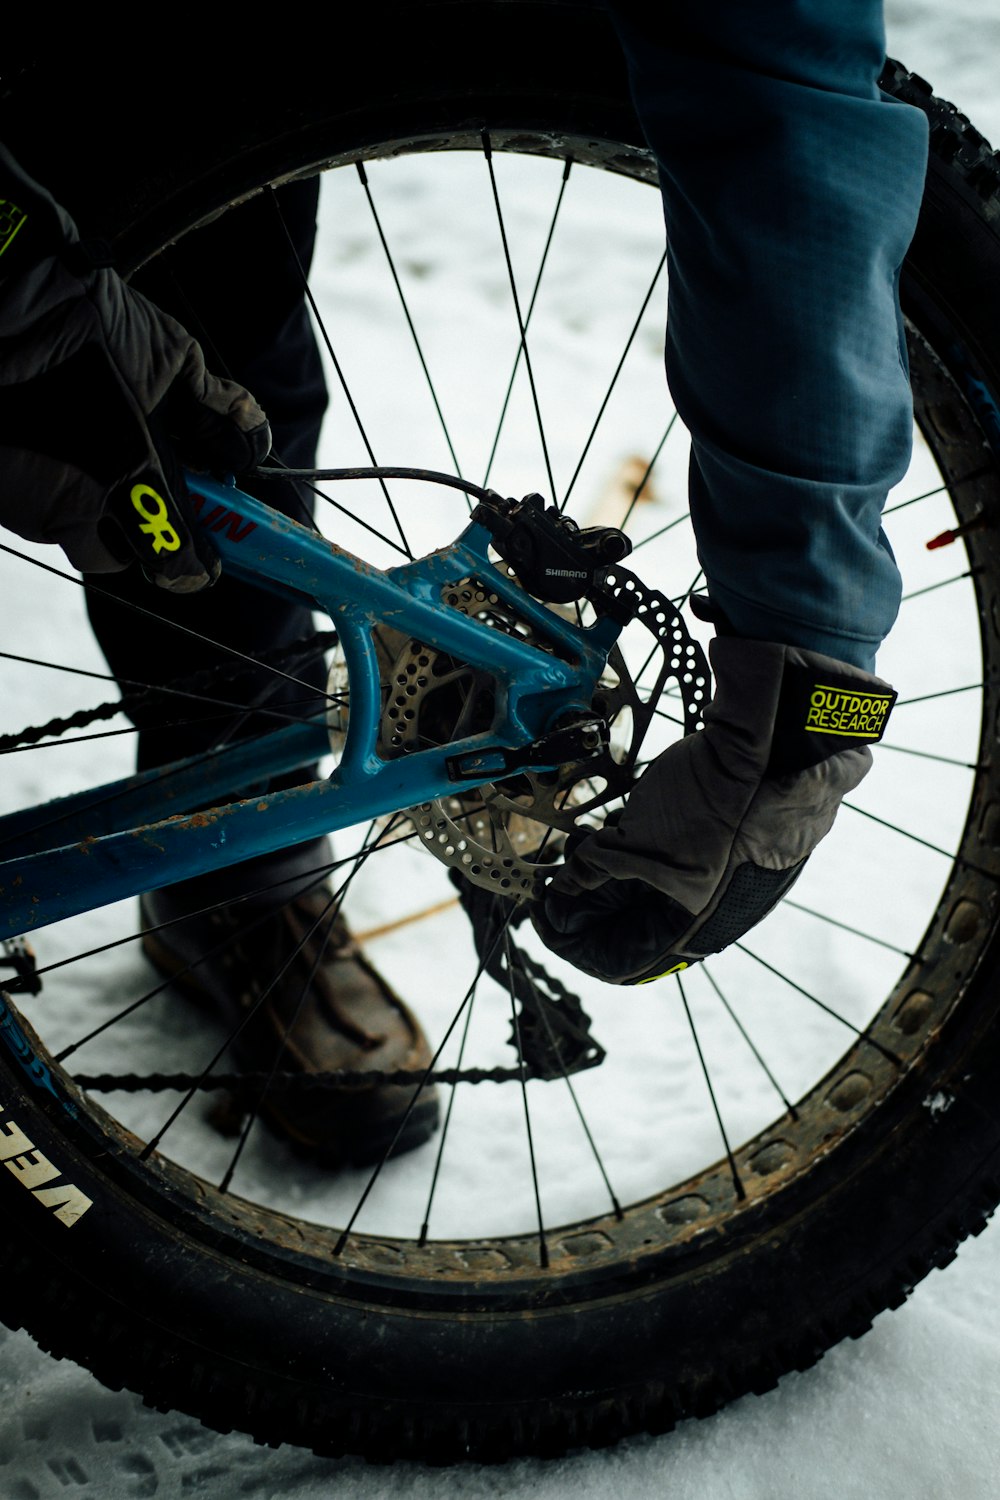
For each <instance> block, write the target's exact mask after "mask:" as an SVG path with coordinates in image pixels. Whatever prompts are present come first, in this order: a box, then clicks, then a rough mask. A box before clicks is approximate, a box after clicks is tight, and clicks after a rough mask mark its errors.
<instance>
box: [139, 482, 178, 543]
mask: <svg viewBox="0 0 1000 1500" xmlns="http://www.w3.org/2000/svg"><path fill="white" fill-rule="evenodd" d="M147 497H148V499H149V500H152V502H153V506H152V507H151V506H150V505H149V504H148V503H147ZM129 499H130V500H131V501H132V504H133V505H134V506H135V508H136V510H137V511H138V512H139V514H140V516H142V517H143V518H144V519H143V524H142V525H141V526H140V527H139V530H140V531H144V532H145V533H146V535H147V536H151V537H152V538H153V551H154V552H176V551H177V549H178V548H179V547H180V545H181V539H180V537H179V536H178V535H177V533H176V531H175V530H174V528H173V527H172V526H171V524H170V522H169V521H168V520H167V504H166V501H165V500H164V498H163V496H162V495H158V494H157V493H156V491H155V490H153V489H150V487H149V485H148V484H134V485H133V486H132V492H131V494H130V496H129Z"/></svg>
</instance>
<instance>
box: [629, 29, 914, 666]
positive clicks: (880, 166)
mask: <svg viewBox="0 0 1000 1500" xmlns="http://www.w3.org/2000/svg"><path fill="white" fill-rule="evenodd" d="M611 9H612V12H613V14H614V16H615V19H616V24H617V25H618V27H619V31H620V35H621V39H622V43H623V46H624V48H625V51H626V56H627V59H628V63H629V68H630V74H631V80H632V86H633V93H634V97H635V101H636V107H637V111H638V113H639V116H640V119H641V122H642V125H643V129H644V131H645V133H646V136H647V139H648V140H649V143H650V145H651V147H652V148H653V151H654V152H655V154H656V158H657V162H658V165H659V170H660V179H661V186H662V192H663V200H664V211H665V217H666V225H667V244H668V254H669V262H668V264H669V272H670V300H669V312H668V326H667V372H668V379H669V382H670V387H671V391H672V393H673V396H674V399H675V401H676V403H677V407H678V410H679V412H680V415H681V417H682V419H683V420H684V421H685V422H686V424H687V426H688V427H689V429H690V431H691V434H692V444H693V446H692V462H691V512H692V521H693V524H694V527H695V533H696V537H697V541H698V548H699V553H700V557H701V560H702V563H703V566H704V569H705V574H706V578H707V580H708V587H709V591H710V594H711V597H712V600H713V602H714V604H715V605H716V606H717V607H718V608H720V609H721V610H722V611H723V612H724V614H725V616H726V617H727V618H728V620H729V622H730V625H731V626H732V627H733V629H734V630H735V632H736V633H737V634H738V635H741V636H746V637H755V638H758V639H763V640H771V641H779V642H783V643H785V644H787V645H794V646H802V647H805V648H807V649H809V650H813V651H820V652H823V653H824V654H826V655H829V656H831V657H835V658H837V659H839V660H842V661H847V662H850V663H853V664H854V665H855V666H858V667H861V668H862V669H865V670H871V667H872V665H873V662H874V656H875V651H876V649H877V647H878V645H879V643H880V641H881V640H882V639H883V637H884V636H885V635H886V633H887V632H888V630H889V628H890V626H891V625H892V622H893V620H894V618H895V615H896V611H897V608H898V603H899V592H900V585H899V576H898V572H897V569H896V567H895V564H894V562H893V559H892V554H891V551H890V549H889V546H888V543H887V541H886V539H885V537H884V535H883V534H882V533H881V530H880V520H879V518H880V514H881V509H882V505H883V503H884V500H885V496H886V494H887V492H888V490H889V488H890V487H891V486H892V485H893V484H894V483H896V482H897V481H898V480H899V479H900V478H901V477H902V475H903V473H904V472H905V469H906V465H907V462H908V458H909V451H910V435H911V427H912V408H911V402H910V396H909V386H908V380H907V372H906V355H905V350H904V346H903V340H902V328H901V322H900V315H899V307H898V275H899V267H900V264H901V262H902V259H903V256H904V254H905V252H906V249H907V246H908V244H909V241H910V239H911V237H912V234H913V230H914V228H915V225H916V218H917V212H918V209H919V205H920V199H921V193H922V188H923V179H924V172H925V165H926V138H927V124H926V120H925V118H924V116H923V115H922V114H921V113H920V112H919V111H917V110H914V109H909V108H907V107H905V106H903V105H899V104H896V103H893V102H889V101H887V100H885V99H883V98H882V96H881V95H880V93H879V90H878V87H877V78H878V75H879V72H880V70H881V67H882V64H883V60H884V31H883V24H882V7H881V3H880V0H764V3H761V4H756V5H749V6H748V5H746V4H745V3H744V0H704V3H703V4H700V5H697V6H690V5H686V4H679V3H664V4H661V5H658V6H656V7H650V6H648V5H645V4H643V5H639V4H632V3H628V0H622V3H617V0H616V3H613V4H612V6H611Z"/></svg>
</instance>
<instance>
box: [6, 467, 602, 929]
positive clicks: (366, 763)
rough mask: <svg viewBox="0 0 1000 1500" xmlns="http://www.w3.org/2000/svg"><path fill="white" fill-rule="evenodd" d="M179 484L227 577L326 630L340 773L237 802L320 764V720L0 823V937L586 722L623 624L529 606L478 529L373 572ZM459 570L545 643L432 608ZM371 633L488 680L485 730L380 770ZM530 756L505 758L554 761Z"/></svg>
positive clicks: (313, 829)
mask: <svg viewBox="0 0 1000 1500" xmlns="http://www.w3.org/2000/svg"><path fill="white" fill-rule="evenodd" d="M191 487H192V489H193V490H194V492H195V494H196V496H198V497H200V500H199V501H198V503H199V506H200V521H201V524H202V525H203V526H204V527H206V528H207V529H209V530H210V531H211V533H212V539H213V541H214V543H215V545H216V547H217V548H218V551H219V553H220V555H221V557H222V563H223V567H224V569H225V571H226V572H227V573H229V574H230V575H231V576H232V577H234V578H240V579H243V580H244V581H245V582H247V583H252V584H254V585H256V586H258V587H263V588H268V589H270V590H272V591H275V592H277V593H280V594H282V595H283V596H284V597H286V598H290V599H294V600H298V601H304V602H305V603H307V604H308V605H310V606H313V607H316V608H318V609H319V610H321V611H323V612H324V613H325V614H326V615H328V616H329V618H330V620H331V621H332V622H333V625H334V626H335V628H336V630H337V633H338V636H339V639H340V642H341V646H342V649H343V652H344V657H345V659H346V663H347V670H348V681H349V684H350V713H349V718H348V725H347V736H346V742H345V744H344V746H343V751H342V754H341V756H340V761H339V764H338V765H337V767H336V769H335V771H334V772H333V774H332V775H331V776H330V777H329V778H328V779H324V780H318V781H313V782H311V783H308V784H307V785H304V786H299V787H293V788H292V789H290V790H285V791H280V792H268V793H264V794H262V795H260V796H249V797H248V796H246V795H245V794H246V789H247V788H248V787H252V786H253V785H254V783H255V782H256V783H259V784H261V785H266V784H267V782H268V781H269V780H270V778H272V777H274V776H277V775H279V774H281V773H282V772H287V771H291V770H294V769H295V768H297V767H300V766H304V765H309V764H310V763H312V762H315V761H316V760H318V759H319V758H320V757H321V756H323V755H324V754H328V753H329V750H330V742H329V735H328V729H327V724H326V720H325V716H324V717H323V718H314V719H312V720H309V721H304V722H302V723H296V724H291V725H286V726H284V727H281V728H276V729H275V730H274V731H273V732H271V733H268V734H265V735H262V736H260V737H257V738H254V739H252V740H248V741H246V742H245V743H241V742H238V741H237V742H234V743H231V744H226V745H223V746H220V747H219V748H218V749H216V750H214V751H210V752H207V753H204V754H200V755H197V756H194V757H190V758H189V759H187V760H182V761H176V762H174V763H173V764H171V765H168V766H163V767H159V768H157V769H156V770H152V771H147V772H144V773H141V774H139V775H135V776H130V777H126V778H125V779H123V780H121V781H117V782H110V783H108V784H106V785H104V786H99V787H92V788H90V789H88V790H87V791H85V792H80V793H77V794H75V795H72V796H69V797H63V798H59V799H57V800H56V801H53V802H48V803H45V804H42V805H40V806H38V807H33V808H28V809H24V810H21V811H19V812H16V813H12V814H10V815H9V816H7V817H5V818H2V819H0V855H2V856H3V859H2V863H0V937H10V936H14V935H18V934H22V933H27V932H31V931H34V930H35V929H37V928H39V927H43V926H46V925H47V924H48V923H50V922H55V921H59V920H61V919H62V918H64V917H68V916H73V915H76V914H77V913H79V912H82V911H90V910H92V909H94V908H95V907H99V906H104V905H106V904H107V903H109V902H112V901H119V900H121V899H123V898H124V897H127V896H132V895H137V894H138V893H140V892H142V891H148V890H154V889H158V888H159V887H161V886H164V885H169V884H171V883H173V882H174V881H177V880H183V879H185V878H187V877H189V876H193V875H197V874H202V873H204V872H206V871H208V870H214V869H219V868H221V867H223V866H225V865H230V864H235V863H237V862H239V861H241V860H245V859H250V858H252V857H253V856H254V855H258V854H267V853H270V852H271V851H273V850H276V849H280V848H283V847H285V846H286V845H289V844H296V843H301V842H303V841H304V840H307V839H312V838H315V837H317V836H318V835H320V834H323V833H328V832H334V831H336V830H337V829H339V828H345V827H349V826H350V825H352V824H356V823H361V822H367V821H368V820H370V819H372V818H375V817H378V816H380V815H382V814H385V813H389V812H393V811H396V810H398V809H401V808H408V807H415V806H417V805H419V804H421V803H423V802H426V801H428V800H429V799H431V798H439V797H444V796H447V795H448V794H449V793H452V792H455V791H457V790H459V789H462V790H467V789H468V788H469V787H471V786H475V785H479V784H482V783H484V782H488V781H492V780H495V779H497V778H498V777H499V776H501V775H502V774H503V772H504V770H505V767H507V766H508V764H509V763H510V752H511V751H519V750H520V751H521V752H522V753H523V752H524V751H525V750H526V748H527V747H529V746H532V745H534V744H536V742H537V741H539V740H540V739H542V738H543V737H544V736H545V735H546V734H547V733H549V732H551V731H552V730H553V729H554V727H555V726H556V725H557V723H559V722H560V721H561V722H565V721H566V716H567V715H574V714H575V715H577V716H580V715H588V714H589V713H590V709H589V705H590V702H591V699H592V696H593V693H594V689H595V686H596V683H597V680H598V678H599V676H600V674H601V672H602V670H603V668H604V666H605V663H606V661H607V657H608V652H609V651H610V649H611V647H612V646H613V644H614V642H615V640H616V639H617V637H618V635H619V633H620V630H621V626H620V624H618V623H617V622H615V621H614V620H613V619H611V618H610V617H604V618H602V619H600V620H598V621H597V622H596V623H595V624H593V625H591V626H588V627H578V626H575V625H573V624H571V623H569V622H568V621H567V620H565V619H563V618H562V617H561V616H560V615H558V614H556V613H554V612H553V611H552V610H550V609H547V608H546V607H545V605H544V604H540V603H538V602H537V601H536V600H534V599H533V598H531V597H530V595H528V594H527V593H526V592H525V591H524V590H523V589H521V588H520V587H519V586H518V585H517V584H516V583H515V582H514V580H513V579H512V578H510V577H509V576H508V575H507V573H506V572H505V571H504V570H503V569H502V568H497V567H495V566H494V564H493V563H492V562H491V561H490V559H489V555H488V547H489V543H490V533H489V532H488V531H487V529H486V528H485V527H484V526H482V525H480V524H478V523H477V522H476V521H472V522H470V524H469V525H468V526H467V527H466V528H465V530H464V531H463V532H462V533H461V535H460V536H459V537H458V538H457V540H456V541H455V542H453V543H452V544H451V545H450V546H447V547H443V548H441V549H440V550H439V551H436V552H432V553H430V554H429V555H428V556H427V557H423V558H420V559H418V560H416V561H414V562H409V563H406V564H404V565H403V566H401V567H396V568H390V569H388V570H387V571H384V572H383V571H380V570H379V569H377V568H374V567H372V566H370V565H369V564H368V563H365V562H363V561H362V560H361V559H360V558H358V557H354V556H352V554H351V553H349V552H346V551H344V550H343V549H342V548H340V547H337V546H336V545H335V544H334V543H333V542H330V541H327V540H326V539H325V538H324V537H321V536H319V535H317V534H316V533H315V532H312V531H309V530H307V529H306V528H305V527H303V526H300V525H298V524H297V523H296V522H295V521H291V520H289V519H287V518H286V517H285V516H282V515H279V514H278V513H277V512H275V511H273V510H271V509H269V508H268V507H267V506H265V505H262V504H261V503H260V502H259V501H257V500H254V499H253V498H252V497H251V496H249V495H245V494H244V493H243V492H242V491H241V490H239V489H237V488H236V487H235V485H233V484H222V483H219V482H217V481H215V480H211V479H206V478H203V477H201V476H198V477H196V478H192V480H191ZM469 577H474V578H477V579H479V580H482V581H485V582H487V583H488V586H489V588H490V590H491V591H492V592H493V593H495V594H496V595H497V596H498V597H499V598H500V599H501V600H503V601H505V602H507V603H509V604H510V605H512V606H513V607H514V608H515V609H516V612H517V614H518V616H519V618H521V619H523V620H525V621H527V622H528V623H529V624H530V626H531V629H532V631H533V632H534V633H535V635H536V636H537V637H538V639H539V640H540V641H544V642H546V643H547V644H548V645H549V646H550V647H551V648H552V650H551V651H550V650H543V649H541V647H540V646H535V645H531V644H529V643H528V642H527V641H525V640H523V639H520V638H517V637H515V636H512V635H508V634H506V633H504V632H502V631H498V630H495V629H492V628H490V627H489V626H488V625H485V624H483V623H482V622H480V621H477V620H475V619H472V618H469V617H468V616H466V615H464V614H462V613H461V612H460V611H458V610H456V609H453V608H450V607H449V606H447V605H445V604H444V603H442V593H443V591H444V589H445V588H446V587H447V586H448V585H453V584H455V583H457V582H458V581H459V580H461V579H463V578H469ZM376 622H382V623H384V624H385V625H388V626H391V627H392V628H393V629H394V630H396V631H400V632H402V633H404V634H406V635H408V636H412V637H415V638H416V639H418V640H420V641H423V642H425V643H427V644H428V645H429V646H431V647H435V648H437V649H438V650H441V651H445V652H447V653H449V654H450V655H452V656H454V657H456V658H457V659H458V660H460V661H464V662H468V663H470V664H471V665H472V666H474V667H478V668H481V669H482V670H484V671H486V672H488V673H489V675H490V677H491V678H492V679H493V680H494V682H495V684H496V695H495V696H496V709H495V715H494V721H493V724H492V726H491V727H490V729H489V730H488V731H485V732H481V733H477V734H474V735H470V736H468V737H467V738H465V739H462V740H459V741H456V742H455V743H453V744H449V745H447V746H443V747H435V748H433V749H424V750H419V751H417V752H415V753H413V754H409V755H405V756H402V757H400V758H399V759H390V760H387V759H383V758H382V757H381V756H380V755H379V754H378V751H377V744H378V737H379V724H380V715H381V707H382V697H381V684H380V679H379V665H378V660H377V657H376V653H375V647H374V643H373V639H372V627H373V625H374V624H375V623H376ZM553 653H555V654H553ZM538 753H539V755H540V756H542V758H541V759H539V760H537V761H535V760H533V759H532V758H531V757H530V755H529V756H528V757H527V758H526V759H523V760H522V761H521V762H519V764H521V765H522V766H524V767H525V768H527V767H529V766H530V767H531V768H532V769H536V770H550V769H554V768H555V763H554V762H553V760H552V759H551V758H550V759H548V760H546V759H545V758H544V752H543V751H542V750H539V752H538ZM456 772H458V774H457V776H456ZM234 797H237V798H239V800H235V801H234V800H228V799H232V798H234ZM192 808H196V809H199V810H198V811H194V812H192V811H191V809H192Z"/></svg>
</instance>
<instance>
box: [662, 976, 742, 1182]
mask: <svg viewBox="0 0 1000 1500" xmlns="http://www.w3.org/2000/svg"><path fill="white" fill-rule="evenodd" d="M674 978H675V979H676V980H677V988H678V989H679V990H680V992H681V1000H682V1001H683V1002H684V1014H685V1015H686V1016H687V1022H688V1026H689V1027H690V1028H691V1036H692V1037H693V1039H694V1045H695V1051H696V1052H697V1054H698V1061H699V1063H700V1064H701V1071H702V1076H703V1077H704V1079H705V1084H706V1086H707V1088H708V1096H709V1098H710V1099H711V1101H712V1110H713V1112H714V1114H715V1120H716V1124H717V1125H718V1127H719V1134H720V1135H721V1136H722V1145H723V1148H724V1150H725V1153H726V1160H727V1161H728V1163H729V1171H730V1173H731V1175H732V1179H733V1190H734V1191H735V1193H736V1196H737V1198H739V1199H740V1200H742V1199H744V1198H745V1197H746V1195H747V1194H746V1188H745V1187H744V1186H743V1180H742V1178H741V1177H740V1174H739V1169H738V1168H737V1166H736V1158H735V1156H734V1155H733V1150H732V1147H731V1146H730V1144H729V1137H728V1135H727V1134H726V1127H725V1125H724V1124H723V1122H722V1113H721V1111H720V1109H719V1102H718V1100H717V1099H716V1097H715V1089H714V1088H713V1087H712V1078H711V1075H710V1073H709V1071H708V1065H707V1063H706V1062H705V1054H704V1053H703V1052H702V1050H701V1042H700V1041H699V1039H698V1028H697V1027H696V1026H695V1024H694V1016H693V1015H692V1014H691V1007H690V1006H689V1005H688V998H687V995H686V994H685V991H684V985H683V983H682V982H681V976H680V975H679V974H675V975H674Z"/></svg>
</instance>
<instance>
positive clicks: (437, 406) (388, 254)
mask: <svg viewBox="0 0 1000 1500" xmlns="http://www.w3.org/2000/svg"><path fill="white" fill-rule="evenodd" d="M355 167H356V169H357V173H358V177H359V178H360V179H361V186H362V187H363V188H364V192H365V198H366V199H367V201H368V207H369V209H370V210H371V216H372V219H373V221H374V224H375V229H376V231H377V233H378V237H379V241H380V242H381V245H382V249H383V250H384V251H385V258H386V262H387V263H388V266H389V273H390V275H391V276H392V280H393V285H394V286H395V288H396V292H397V295H398V297H399V302H400V306H401V307H402V309H403V316H404V318H405V319H406V326H407V328H408V329H409V330H410V337H411V338H412V340H413V347H414V349H415V350H416V352H417V358H418V359H419V361H420V368H421V369H422V370H423V372H424V379H425V380H426V382H427V389H428V391H429V393H430V398H431V400H432V402H433V403H434V410H435V411H436V412H437V416H438V421H439V422H440V424H441V431H442V432H443V434H444V440H445V443H446V444H447V447H448V452H449V454H450V456H451V461H452V463H453V464H454V465H455V472H456V474H460V473H461V472H462V465H461V464H460V463H459V461H458V455H457V454H456V452H455V445H454V443H453V442H452V440H451V433H450V432H449V431H448V423H447V422H446V421H445V418H444V412H443V411H442V410H441V402H440V401H439V400H438V393H437V390H436V389H435V386H434V381H433V379H432V378H431V372H430V370H429V369H428V366H427V360H426V359H425V358H424V351H423V346H422V345H421V342H420V338H419V336H418V334H417V330H416V326H415V324H414V322H413V317H412V315H411V313H410V307H409V303H408V302H407V300H406V293H405V292H404V291H403V283H402V282H401V281H400V279H399V273H398V271H397V270H396V262H395V260H394V259H393V255H392V251H391V250H390V249H389V242H388V240H387V239H386V237H385V233H384V231H383V229H382V220H381V219H380V218H379V213H378V209H377V208H376V207H375V199H374V196H373V194H372V189H371V183H370V182H369V181H368V173H367V172H366V171H365V167H364V163H363V162H360V161H359V162H355ZM529 316H530V313H529ZM465 503H466V505H467V506H468V507H469V509H470V510H471V509H472V501H471V500H470V498H469V496H468V495H466V497H465Z"/></svg>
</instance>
